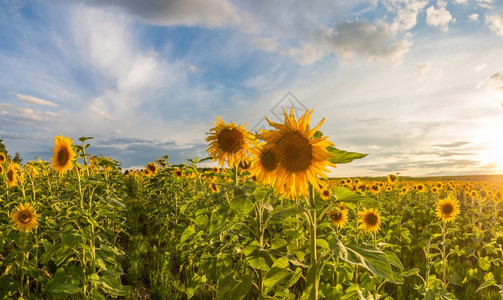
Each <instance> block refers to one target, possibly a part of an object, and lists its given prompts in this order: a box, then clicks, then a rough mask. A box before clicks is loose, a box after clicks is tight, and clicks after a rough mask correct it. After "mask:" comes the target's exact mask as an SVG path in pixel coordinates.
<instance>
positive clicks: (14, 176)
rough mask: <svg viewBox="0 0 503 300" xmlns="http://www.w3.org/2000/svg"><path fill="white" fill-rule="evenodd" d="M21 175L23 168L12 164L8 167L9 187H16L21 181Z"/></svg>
mask: <svg viewBox="0 0 503 300" xmlns="http://www.w3.org/2000/svg"><path fill="white" fill-rule="evenodd" d="M20 173H21V167H20V166H19V165H18V164H17V163H15V162H12V161H11V162H10V163H9V166H7V171H6V177H7V185H8V186H10V187H12V186H16V185H17V183H18V181H19V174H20Z"/></svg>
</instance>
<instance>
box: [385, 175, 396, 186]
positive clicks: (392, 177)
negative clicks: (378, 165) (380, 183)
mask: <svg viewBox="0 0 503 300" xmlns="http://www.w3.org/2000/svg"><path fill="white" fill-rule="evenodd" d="M387 179H388V182H389V183H390V184H395V183H396V176H395V175H393V174H389V175H388V177H387Z"/></svg>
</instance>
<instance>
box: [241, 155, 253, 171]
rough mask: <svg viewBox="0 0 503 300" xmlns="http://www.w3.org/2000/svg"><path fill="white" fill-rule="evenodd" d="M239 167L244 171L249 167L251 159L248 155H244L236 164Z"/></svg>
mask: <svg viewBox="0 0 503 300" xmlns="http://www.w3.org/2000/svg"><path fill="white" fill-rule="evenodd" d="M238 167H239V169H241V170H243V171H245V170H248V169H249V168H250V167H251V161H250V158H249V157H245V159H243V160H242V161H241V162H239V165H238Z"/></svg>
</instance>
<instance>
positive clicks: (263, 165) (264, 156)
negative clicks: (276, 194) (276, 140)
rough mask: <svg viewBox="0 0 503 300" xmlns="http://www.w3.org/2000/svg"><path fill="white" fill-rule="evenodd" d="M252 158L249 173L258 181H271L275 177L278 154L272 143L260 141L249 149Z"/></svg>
mask: <svg viewBox="0 0 503 300" xmlns="http://www.w3.org/2000/svg"><path fill="white" fill-rule="evenodd" d="M250 152H251V154H252V155H253V156H252V159H251V166H250V173H251V174H252V176H255V177H256V178H257V180H258V181H260V182H263V183H266V184H268V183H272V182H274V181H275V179H276V170H277V168H278V154H277V152H276V150H275V149H274V147H273V145H268V144H265V143H262V144H260V145H257V146H256V147H253V148H252V149H251V151H250Z"/></svg>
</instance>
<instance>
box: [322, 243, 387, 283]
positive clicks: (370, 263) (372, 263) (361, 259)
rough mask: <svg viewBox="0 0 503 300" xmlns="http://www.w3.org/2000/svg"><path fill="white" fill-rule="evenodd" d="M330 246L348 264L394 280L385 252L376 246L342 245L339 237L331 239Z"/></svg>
mask: <svg viewBox="0 0 503 300" xmlns="http://www.w3.org/2000/svg"><path fill="white" fill-rule="evenodd" d="M330 248H331V249H332V251H333V252H334V253H335V254H336V255H338V256H339V257H340V258H341V259H343V260H345V261H347V262H348V263H350V264H354V265H358V266H362V267H364V268H366V269H367V270H369V271H370V272H372V274H374V275H376V276H378V277H381V278H385V279H387V280H389V281H391V282H396V280H395V274H394V272H393V270H392V269H391V263H390V261H389V259H388V257H387V256H386V253H384V252H382V251H381V250H379V249H376V248H362V247H359V246H356V245H349V246H344V245H343V244H342V242H341V241H340V240H339V239H335V240H332V241H331V244H330Z"/></svg>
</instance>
